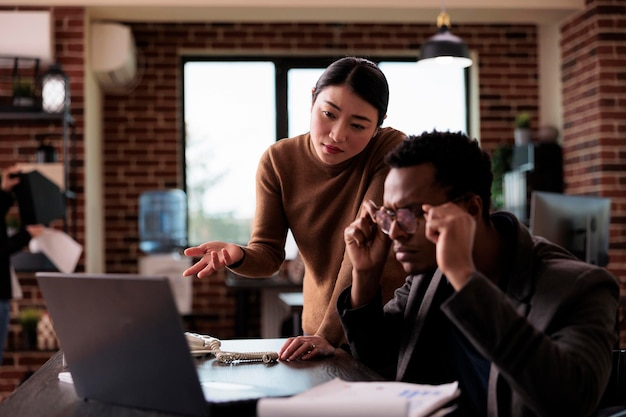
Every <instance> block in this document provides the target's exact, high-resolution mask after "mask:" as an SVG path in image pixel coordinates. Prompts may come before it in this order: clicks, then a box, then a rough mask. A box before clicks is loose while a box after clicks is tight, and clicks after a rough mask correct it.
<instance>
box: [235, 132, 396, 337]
mask: <svg viewBox="0 0 626 417" xmlns="http://www.w3.org/2000/svg"><path fill="white" fill-rule="evenodd" d="M404 138H405V135H404V134H403V133H402V132H400V131H397V130H395V129H392V128H382V129H380V131H379V133H378V134H377V135H376V136H375V137H374V138H372V140H371V141H370V143H369V144H368V145H367V147H366V148H365V149H364V150H363V151H362V152H361V153H360V154H358V155H356V156H355V157H353V158H351V159H349V160H347V161H345V162H343V163H341V164H339V165H334V166H329V165H326V164H324V163H323V162H322V161H320V159H319V158H318V157H317V155H316V153H315V149H314V148H313V145H312V144H311V140H310V135H309V134H308V133H307V134H304V135H300V136H296V137H293V138H289V139H283V140H280V141H278V142H276V143H275V144H272V145H271V146H270V147H269V148H268V149H267V151H266V152H265V153H264V154H263V156H262V157H261V161H260V163H259V167H258V170H257V177H256V183H257V184H256V213H255V218H254V225H253V230H252V237H251V240H250V242H249V243H248V246H246V247H245V252H246V257H245V260H244V262H243V263H242V264H241V265H240V266H238V267H237V268H236V269H235V271H236V272H237V274H239V275H242V276H247V277H267V276H269V275H271V274H273V273H274V272H276V271H277V270H278V269H279V267H280V265H281V264H282V262H283V261H284V258H285V251H284V246H285V239H286V235H287V230H288V228H291V230H292V233H293V236H294V238H295V240H296V243H297V244H298V249H299V250H300V255H301V257H302V260H303V262H304V265H305V275H304V281H303V293H304V309H303V314H302V328H303V330H304V332H305V334H319V335H320V336H322V337H324V338H325V339H326V340H328V341H329V342H330V343H332V344H333V345H338V344H340V343H343V341H344V335H343V329H342V327H341V323H340V322H339V318H338V316H337V309H336V302H337V297H338V296H339V293H340V292H341V291H342V290H343V289H344V288H346V287H347V286H348V285H349V284H350V282H351V279H352V266H351V265H350V260H349V258H348V256H347V254H346V253H345V244H344V240H343V232H344V229H345V228H346V227H347V226H348V225H349V224H350V223H351V222H352V221H353V220H354V219H355V218H356V216H357V214H358V212H359V209H360V206H361V203H362V202H363V201H365V200H368V199H371V200H373V201H374V202H376V204H382V194H383V184H384V180H385V177H386V175H387V172H388V171H389V168H388V166H387V165H386V163H385V162H384V157H385V155H386V154H387V153H388V152H389V151H390V150H391V149H393V148H394V147H395V146H396V145H397V144H398V143H400V142H401V141H402V140H403V139H404ZM385 271H386V273H385V277H384V278H383V283H382V284H383V294H384V297H385V301H386V300H388V299H390V298H391V296H392V295H393V291H394V290H395V289H396V288H398V287H400V286H401V285H402V284H403V283H404V278H405V276H406V273H405V272H404V271H403V270H402V267H401V266H400V264H399V263H398V262H397V261H396V260H395V258H394V257H393V254H391V253H390V258H389V260H388V262H387V265H386V266H385Z"/></svg>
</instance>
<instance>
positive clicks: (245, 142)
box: [183, 57, 469, 245]
mask: <svg viewBox="0 0 626 417" xmlns="http://www.w3.org/2000/svg"><path fill="white" fill-rule="evenodd" d="M334 59H335V58H314V59H304V58H269V57H265V58H263V57H261V58H253V57H250V58H246V59H244V60H240V59H236V60H235V59H232V58H230V59H229V58H223V57H221V58H220V57H211V58H197V57H193V58H191V57H188V58H185V59H184V60H183V113H184V117H183V120H184V138H185V141H184V147H185V149H184V155H185V183H186V192H187V199H188V210H189V213H188V221H189V225H188V230H189V243H190V244H192V245H197V244H200V243H202V242H206V241H210V240H222V241H227V242H235V243H240V244H246V243H247V242H248V239H249V237H250V232H251V227H252V218H253V216H254V210H255V175H256V168H257V164H258V161H259V158H260V157H261V154H262V153H263V152H264V151H265V149H266V148H267V147H268V146H269V145H271V144H272V143H273V142H274V141H276V140H278V139H281V138H284V137H291V136H295V135H298V134H301V133H304V132H307V131H308V130H309V115H310V108H311V89H312V88H313V87H314V86H315V82H316V81H317V79H318V78H319V76H320V74H321V73H322V72H323V71H324V69H325V68H326V67H327V66H328V64H329V63H331V62H332V61H333V60H334ZM377 61H378V62H379V66H380V68H381V70H382V71H383V72H384V73H385V75H386V76H387V79H388V82H389V88H390V102H389V109H388V112H387V114H388V116H387V119H386V120H385V122H384V123H383V126H393V127H395V128H397V129H399V130H402V131H404V132H406V133H409V134H410V133H415V134H419V133H421V132H423V131H425V130H432V129H438V130H448V129H449V130H453V131H459V130H460V131H464V132H467V131H468V122H467V121H468V120H469V118H468V111H467V108H468V106H467V88H466V80H467V70H454V71H452V72H448V71H451V70H441V69H438V70H437V71H429V72H425V71H428V69H423V68H422V67H421V66H418V65H416V64H415V61H414V60H413V59H412V58H406V59H393V60H392V59H388V58H386V59H384V60H377ZM280 109H285V110H280Z"/></svg>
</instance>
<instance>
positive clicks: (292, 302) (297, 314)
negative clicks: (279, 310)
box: [278, 292, 304, 336]
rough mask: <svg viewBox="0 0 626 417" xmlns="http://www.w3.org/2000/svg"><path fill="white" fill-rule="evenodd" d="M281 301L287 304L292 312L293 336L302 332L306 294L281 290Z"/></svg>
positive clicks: (279, 296)
mask: <svg viewBox="0 0 626 417" xmlns="http://www.w3.org/2000/svg"><path fill="white" fill-rule="evenodd" d="M278 298H279V299H280V301H282V302H283V304H285V306H287V308H288V309H289V311H290V312H291V323H292V329H291V336H298V335H301V334H302V307H303V306H304V295H303V294H302V293H301V292H281V293H280V294H278Z"/></svg>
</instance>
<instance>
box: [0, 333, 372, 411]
mask: <svg viewBox="0 0 626 417" xmlns="http://www.w3.org/2000/svg"><path fill="white" fill-rule="evenodd" d="M284 341H285V340H284V339H238V340H224V341H222V349H223V350H236V351H266V350H273V351H278V350H279V349H280V347H281V346H282V345H283V343H284ZM164 360H167V358H164ZM213 362H215V359H214V358H213V356H211V357H209V358H208V359H199V360H198V366H200V367H202V368H201V372H210V373H211V375H212V376H211V378H212V380H214V381H219V382H235V383H244V384H245V383H255V382H258V383H259V384H263V385H265V386H270V387H272V386H276V387H282V388H284V387H285V386H289V387H292V388H293V390H294V392H295V391H305V390H307V389H309V388H312V387H314V386H316V385H319V384H321V383H324V382H326V381H329V380H331V379H333V378H336V377H339V378H341V379H343V380H346V381H374V380H381V379H382V378H381V377H380V376H379V375H378V374H376V373H375V372H374V371H372V370H370V369H369V368H367V367H365V366H364V365H362V364H360V363H359V362H357V361H356V360H354V359H353V358H352V357H351V356H350V355H348V354H347V353H345V352H344V351H342V350H341V349H339V350H338V351H337V354H336V355H335V356H333V357H330V358H323V359H319V360H312V361H294V362H282V361H279V362H278V363H275V364H270V365H265V364H262V363H247V364H240V365H217V366H213ZM155 366H158V364H155ZM62 370H63V369H62V355H61V353H60V352H58V353H56V354H55V355H54V356H53V357H52V358H51V359H50V360H49V361H48V362H46V363H45V364H44V365H43V366H42V367H41V368H40V369H39V370H38V371H37V372H35V374H34V375H33V376H31V377H30V378H29V379H28V380H26V382H25V383H24V384H22V385H21V386H20V387H18V389H17V390H15V392H13V393H12V394H11V395H10V396H9V397H7V398H6V399H5V400H4V401H3V402H2V403H0V417H40V416H46V417H69V416H76V417H78V416H80V417H169V416H170V414H165V413H160V412H155V411H146V410H138V409H134V408H127V407H120V406H115V405H110V404H103V403H100V402H97V401H83V400H81V399H80V398H78V397H77V396H76V392H75V391H74V386H73V385H72V384H68V383H66V382H61V381H59V380H58V374H59V372H60V371H62ZM252 409H254V410H252ZM227 411H228V415H232V416H233V417H235V416H236V417H253V416H255V415H256V412H255V407H254V406H251V405H250V403H247V404H246V403H244V404H242V405H241V406H240V407H239V408H238V406H236V405H231V406H229V408H228V410H227ZM220 414H221V413H220Z"/></svg>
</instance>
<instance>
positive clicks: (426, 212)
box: [337, 132, 619, 417]
mask: <svg viewBox="0 0 626 417" xmlns="http://www.w3.org/2000/svg"><path fill="white" fill-rule="evenodd" d="M387 161H388V163H389V164H390V166H391V170H390V172H389V175H388V176H387V179H386V181H385V187H384V199H383V201H384V206H383V207H377V206H376V205H375V204H373V203H372V202H365V204H364V210H362V212H361V217H360V218H359V219H357V220H355V221H354V222H353V223H352V224H351V225H350V226H349V227H348V228H346V230H345V234H344V236H345V242H346V247H347V252H348V255H349V257H350V259H351V261H352V265H353V272H352V285H351V286H350V287H349V288H347V289H346V290H345V291H344V292H343V293H342V294H341V295H340V297H339V300H338V303H337V307H338V311H339V314H340V319H341V321H342V325H343V327H344V329H345V331H346V336H347V339H348V341H349V344H350V347H351V349H352V353H353V355H354V356H355V357H356V358H357V359H359V360H360V361H362V362H363V363H365V364H366V365H368V366H370V367H372V368H373V369H375V370H378V371H379V372H381V373H383V374H384V375H385V376H386V377H388V378H391V379H395V380H398V381H407V382H414V383H425V384H440V383H446V382H451V381H455V380H456V381H458V382H459V387H460V390H461V396H460V397H459V400H458V404H457V406H458V409H457V415H461V416H496V415H499V416H509V417H516V416H520V417H521V416H525V417H526V416H588V415H589V414H590V413H591V412H592V411H593V410H594V409H595V407H596V406H597V404H598V403H599V401H600V399H601V397H602V395H603V392H604V390H605V387H606V386H607V383H608V380H609V376H610V373H611V355H612V348H613V346H614V343H615V342H616V340H617V332H616V315H617V308H618V296H619V286H618V282H617V280H616V279H615V277H613V276H612V275H611V274H609V273H608V272H607V271H606V270H605V269H603V268H600V267H597V266H594V265H590V264H587V263H584V262H582V261H580V260H578V259H577V258H575V257H574V256H573V255H571V254H570V253H569V252H567V251H566V250H564V249H563V248H561V247H559V246H556V245H554V244H552V243H550V242H549V241H547V240H545V239H543V238H541V237H537V236H532V235H531V234H530V232H529V230H528V229H527V228H526V227H525V226H524V225H523V224H521V223H520V222H519V221H518V220H517V218H515V216H513V215H512V214H510V213H506V212H494V213H490V211H489V207H490V194H491V193H490V189H491V181H492V173H491V162H490V158H489V156H488V154H487V153H486V152H484V151H482V150H481V149H480V147H479V144H478V143H477V142H476V141H474V140H470V138H468V137H467V136H465V135H464V134H461V133H450V132H445V133H443V132H431V133H424V134H422V135H420V136H410V137H409V138H408V139H407V140H406V141H405V142H403V143H402V144H401V145H400V146H398V147H397V148H396V149H395V150H394V151H393V152H391V153H390V154H389V155H388V157H387ZM390 245H391V246H392V247H393V250H394V252H395V254H396V255H395V256H396V259H397V260H398V261H399V262H400V263H401V264H402V265H403V267H404V270H405V271H406V273H407V274H409V275H408V277H407V278H406V283H405V284H404V286H403V287H402V288H400V289H398V290H397V291H396V293H395V296H394V298H393V299H392V300H391V301H389V302H388V303H387V304H385V305H384V306H383V302H382V299H381V295H380V278H381V275H382V272H383V271H384V268H385V267H384V265H385V262H386V257H387V253H388V251H389V247H390Z"/></svg>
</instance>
